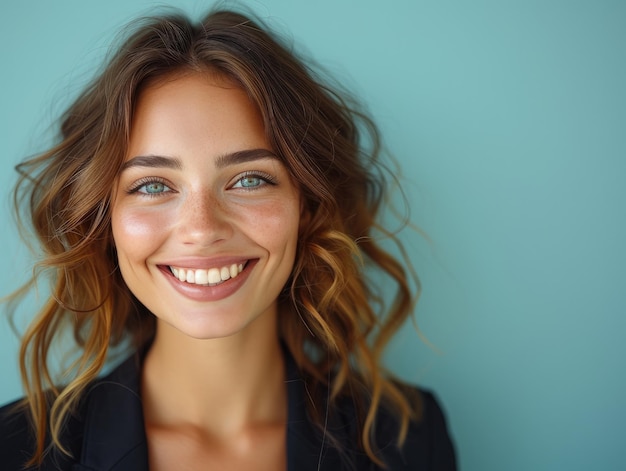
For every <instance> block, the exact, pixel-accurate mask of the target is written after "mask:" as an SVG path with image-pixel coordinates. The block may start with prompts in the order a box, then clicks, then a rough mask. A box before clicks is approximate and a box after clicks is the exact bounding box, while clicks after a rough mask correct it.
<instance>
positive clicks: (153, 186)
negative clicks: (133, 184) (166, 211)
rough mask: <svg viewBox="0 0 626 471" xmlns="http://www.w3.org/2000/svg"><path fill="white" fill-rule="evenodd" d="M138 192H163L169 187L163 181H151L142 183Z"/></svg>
mask: <svg viewBox="0 0 626 471" xmlns="http://www.w3.org/2000/svg"><path fill="white" fill-rule="evenodd" d="M138 191H139V192H140V193H147V194H149V195H154V194H158V193H164V192H166V191H169V187H168V186H167V185H166V184H165V183H161V182H151V183H146V184H145V185H142V186H141V187H140V188H139V190H138Z"/></svg>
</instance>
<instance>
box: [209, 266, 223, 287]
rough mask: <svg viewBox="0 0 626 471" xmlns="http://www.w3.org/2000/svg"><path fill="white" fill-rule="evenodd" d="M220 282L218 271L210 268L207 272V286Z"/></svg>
mask: <svg viewBox="0 0 626 471" xmlns="http://www.w3.org/2000/svg"><path fill="white" fill-rule="evenodd" d="M220 281H222V277H221V276H220V271H219V269H218V268H211V269H210V270H209V284H211V283H219V282H220Z"/></svg>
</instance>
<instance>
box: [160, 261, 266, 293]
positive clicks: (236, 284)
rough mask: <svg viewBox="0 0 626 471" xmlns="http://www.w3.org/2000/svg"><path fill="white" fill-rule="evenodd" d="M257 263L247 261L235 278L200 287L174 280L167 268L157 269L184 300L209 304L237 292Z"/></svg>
mask: <svg viewBox="0 0 626 471" xmlns="http://www.w3.org/2000/svg"><path fill="white" fill-rule="evenodd" d="M257 262H258V260H249V261H248V263H246V266H245V267H244V269H243V271H242V272H241V273H239V275H237V276H236V277H235V278H229V279H228V280H226V281H224V282H223V283H220V284H219V285H215V286H202V285H195V284H192V283H186V282H184V281H180V280H179V279H178V278H176V277H175V276H174V275H173V274H172V272H171V271H170V269H169V267H165V266H160V267H159V269H160V270H161V272H163V274H164V275H165V278H166V279H167V280H168V281H169V282H170V284H171V285H172V286H173V287H174V289H175V290H176V291H178V292H179V293H180V294H182V295H183V296H185V297H186V298H189V299H192V300H193V301H199V302H211V301H219V300H221V299H225V298H227V297H229V296H231V295H232V294H234V293H235V292H237V290H238V289H239V288H241V286H242V285H243V284H244V283H245V282H246V280H247V279H248V276H249V275H250V272H251V271H252V269H253V268H254V266H255V265H256V264H257Z"/></svg>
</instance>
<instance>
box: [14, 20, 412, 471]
mask: <svg viewBox="0 0 626 471" xmlns="http://www.w3.org/2000/svg"><path fill="white" fill-rule="evenodd" d="M207 70H210V71H213V72H217V73H218V74H222V75H223V76H225V77H227V78H229V79H230V80H233V81H234V82H235V83H236V84H237V85H238V86H240V87H241V88H242V89H243V90H244V91H245V92H246V93H247V94H248V96H249V97H250V99H251V100H252V102H253V103H254V104H255V105H256V107H258V109H259V110H260V113H261V115H262V118H263V122H264V127H265V132H266V135H267V138H268V140H269V142H270V143H271V145H272V146H273V149H274V150H275V151H276V154H277V155H278V156H279V157H280V158H281V159H282V161H283V163H284V165H285V166H286V168H287V169H288V171H289V173H290V174H291V176H292V177H293V180H294V182H296V184H297V186H298V188H299V191H300V193H301V195H302V199H303V201H304V206H305V213H306V216H305V217H306V222H305V224H302V229H301V232H300V235H299V241H298V248H297V255H296V262H295V265H294V267H293V272H292V274H291V277H290V279H289V281H288V282H287V284H286V286H285V287H284V289H283V292H282V294H281V296H280V297H279V318H278V322H279V332H280V336H281V339H282V341H283V342H284V343H285V345H286V346H287V348H288V349H289V350H290V352H291V354H292V355H293V357H294V359H295V361H296V363H297V365H298V366H299V368H300V370H301V371H302V375H303V378H304V381H305V382H306V385H307V389H308V390H309V391H310V392H311V394H312V397H313V399H314V400H320V401H326V400H327V399H326V393H323V391H330V395H329V397H330V406H332V404H333V403H335V402H336V401H338V400H339V399H340V398H343V397H350V398H351V399H352V400H353V401H354V402H355V404H356V405H357V409H358V410H361V411H362V414H361V424H360V425H361V426H360V430H361V437H360V446H361V447H362V449H363V450H364V451H365V452H366V453H367V455H369V456H370V458H372V459H373V460H374V461H376V462H378V463H381V461H380V458H379V457H378V456H377V450H376V448H375V444H374V443H373V439H372V436H373V432H374V429H375V419H376V411H377V410H378V409H379V408H380V407H381V406H385V407H388V408H389V409H390V410H391V411H392V412H393V413H394V414H395V415H396V416H397V418H398V423H399V428H398V441H399V442H402V441H403V440H404V437H405V435H406V431H407V427H408V424H409V422H410V421H411V420H415V419H418V418H419V415H420V407H419V398H411V397H408V396H407V394H406V392H405V391H404V389H403V388H402V386H400V385H399V384H398V383H397V382H396V381H394V380H393V379H392V378H391V376H390V375H389V374H388V373H386V372H385V371H384V369H383V368H382V366H381V355H382V351H383V348H384V347H385V345H386V344H387V342H388V341H389V339H390V337H391V336H392V335H393V334H394V332H395V331H396V330H397V329H398V328H399V327H400V325H401V324H402V323H403V322H404V321H405V319H406V318H407V317H408V316H410V314H411V312H412V309H413V307H414V302H415V299H416V296H417V291H418V290H419V283H418V282H417V278H416V277H415V276H414V275H413V274H412V273H413V271H412V269H411V268H410V266H408V267H407V265H406V263H404V262H402V263H401V262H399V261H398V260H397V259H396V258H394V257H393V256H391V255H390V254H389V253H388V252H387V251H386V250H384V249H383V248H382V247H381V246H380V244H379V243H378V242H377V240H376V237H375V236H374V231H378V232H377V233H379V234H381V233H382V234H383V235H385V236H387V237H389V238H391V240H392V241H395V242H396V243H397V244H400V242H399V241H398V240H397V239H396V237H395V236H394V235H393V234H392V233H390V232H389V231H385V229H384V228H382V227H381V226H380V225H378V224H377V222H376V220H377V215H378V212H379V209H380V207H381V206H382V204H383V203H384V202H385V197H386V194H387V190H386V185H387V183H386V179H385V172H384V166H383V165H382V164H381V163H380V162H379V154H380V139H379V134H378V131H377V129H376V127H375V125H374V123H373V122H372V120H371V119H369V118H368V117H367V115H365V114H364V113H362V112H361V111H359V107H358V105H357V103H356V101H355V100H353V99H351V98H350V97H349V94H347V93H345V92H341V93H340V92H338V91H337V90H338V89H339V87H334V89H332V88H331V87H329V86H328V85H327V84H325V82H324V81H322V80H321V79H319V77H318V76H317V75H316V74H315V73H314V72H313V71H312V69H311V68H310V67H309V66H308V65H306V62H305V61H302V60H300V59H299V58H298V57H297V55H296V54H294V53H293V51H291V48H290V47H289V46H287V45H286V44H284V43H283V42H282V41H281V40H280V39H279V38H277V37H276V35H275V34H274V33H271V32H269V29H268V28H267V27H266V26H264V25H262V23H261V22H259V21H257V20H254V21H253V20H251V19H250V18H249V17H248V16H247V15H242V14H240V13H237V12H233V11H224V10H219V11H214V12H211V13H210V14H208V15H207V16H206V17H205V18H204V19H203V20H202V21H201V22H199V23H194V22H191V21H190V20H188V19H187V18H186V17H184V16H182V15H177V14H173V15H167V16H162V17H156V18H152V19H147V20H145V21H143V22H142V23H141V24H140V26H139V27H137V28H136V30H135V32H134V33H133V34H131V35H130V36H129V37H128V38H127V39H126V40H125V42H124V43H123V44H122V45H121V47H120V48H119V49H118V50H117V52H116V53H115V54H114V55H113V56H112V57H111V58H110V60H109V62H108V65H107V66H106V68H105V69H104V70H103V71H102V72H101V73H100V74H99V75H98V76H97V77H96V78H95V79H94V80H93V81H92V83H91V84H90V85H89V86H88V87H87V88H86V90H85V91H84V92H83V93H82V94H81V95H80V96H79V97H78V98H77V100H76V101H75V102H74V103H73V104H72V105H71V106H70V107H69V109H68V110H67V111H66V112H65V114H64V115H63V118H62V124H61V129H60V138H59V142H58V144H56V146H55V147H53V148H52V149H50V150H48V151H47V152H45V153H43V154H42V155H39V156H37V157H34V158H31V159H29V160H27V161H25V162H23V163H21V164H20V165H18V167H17V168H18V171H19V172H20V179H19V181H18V183H17V186H16V189H15V193H14V201H15V206H16V211H17V212H18V215H19V214H21V213H23V214H22V220H23V219H24V218H29V219H30V221H31V222H32V225H33V228H34V232H35V233H36V235H37V237H38V241H39V244H40V246H41V247H42V249H43V255H42V258H41V260H40V262H39V263H38V265H37V267H36V270H35V271H34V275H33V280H32V281H31V282H30V284H32V283H33V282H34V281H36V279H39V278H40V277H42V276H49V278H50V279H51V280H52V288H51V290H52V292H51V295H50V297H49V299H48V300H47V302H46V304H45V305H44V306H43V307H42V309H41V311H40V312H39V314H38V316H37V317H36V318H35V319H34V320H33V322H32V323H31V325H30V326H29V328H28V330H27V331H26V333H25V335H24V337H23V340H22V344H21V350H20V367H21V374H22V378H23V383H24V388H25V392H26V400H25V401H26V404H27V405H28V407H29V410H30V414H31V417H32V421H33V425H34V430H35V434H36V443H37V446H36V450H35V454H34V456H33V458H32V460H31V462H33V463H35V462H41V459H42V457H43V454H44V453H45V447H46V445H45V444H46V443H47V441H48V440H50V441H51V443H52V444H53V446H56V447H58V448H60V449H61V450H64V448H63V444H62V443H61V440H60V435H61V431H62V428H63V424H64V423H65V420H66V419H67V417H68V415H69V414H71V412H72V411H73V410H74V409H75V407H76V405H77V403H78V401H79V400H80V399H81V397H82V396H83V394H84V393H85V391H86V388H87V387H88V385H89V384H90V383H91V382H92V381H93V380H94V379H95V378H96V377H97V375H98V374H99V372H100V371H101V369H102V368H103V366H104V365H105V363H106V361H107V354H108V352H109V348H110V347H111V346H112V345H116V344H118V343H119V342H120V341H121V340H123V339H127V338H129V339H130V341H131V345H132V346H133V347H134V348H141V347H142V346H144V345H146V344H147V343H148V342H150V340H151V339H152V338H153V336H154V332H155V321H154V317H153V316H152V315H151V314H150V313H149V312H148V310H147V309H146V308H145V307H143V306H142V305H141V304H140V303H139V302H138V301H137V300H136V299H135V298H134V297H133V295H132V294H131V293H130V291H129V290H128V288H127V287H126V285H125V284H124V282H123V280H122V277H121V275H120V272H119V269H118V268H117V263H116V257H115V249H114V247H113V240H112V235H111V221H110V219H111V214H110V206H111V198H112V191H113V190H112V189H113V183H114V181H115V179H116V178H117V175H118V173H119V171H120V169H121V167H122V164H123V158H124V155H125V153H126V148H127V145H128V141H129V134H130V123H131V121H132V115H133V107H134V103H135V101H136V99H137V96H138V94H139V93H140V91H141V89H142V87H145V86H146V85H147V84H148V83H150V81H152V80H156V79H158V78H159V77H163V76H164V75H168V74H172V73H175V72H185V71H207ZM94 182H98V184H97V185H94ZM399 246H400V247H401V245H399ZM405 260H406V259H405ZM407 263H408V262H407ZM372 267H373V268H374V269H375V270H377V271H376V272H377V273H381V272H382V273H386V275H388V277H389V278H390V279H391V280H393V281H394V282H395V285H396V288H397V290H396V294H395V297H394V301H393V303H391V304H390V305H389V306H387V307H386V308H385V303H382V302H380V294H381V293H378V292H377V290H376V286H375V284H374V283H372V282H371V281H368V277H367V273H368V270H370V269H371V268H372ZM413 281H414V282H415V286H414V287H413ZM23 292H24V290H22V292H21V293H22V294H23ZM375 306H379V307H381V309H380V310H381V311H384V312H377V310H375ZM285 313H290V314H291V315H286V314H285ZM294 314H296V315H294ZM67 324H69V325H71V327H72V328H73V332H74V336H75V338H76V341H77V343H78V345H79V347H80V354H79V355H78V356H77V358H76V359H75V361H74V362H73V363H72V364H71V365H69V367H68V368H67V370H66V371H65V374H66V377H68V376H67V375H70V376H69V377H70V380H69V382H68V383H67V384H66V385H65V386H64V387H57V386H55V381H54V380H53V378H52V374H51V372H50V366H49V364H48V363H49V362H48V357H49V351H50V348H51V345H52V344H53V341H54V340H55V339H56V338H57V337H58V336H59V334H60V332H61V330H62V329H61V328H62V327H63V326H64V325H67ZM322 394H323V399H322V397H321V396H322ZM416 401H417V402H416ZM309 412H310V414H311V416H312V417H313V419H314V420H315V421H316V422H317V423H318V424H319V425H320V427H323V417H321V416H320V415H319V414H320V410H319V409H316V408H311V410H310V411H309Z"/></svg>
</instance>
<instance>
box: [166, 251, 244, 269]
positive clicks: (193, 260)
mask: <svg viewBox="0 0 626 471" xmlns="http://www.w3.org/2000/svg"><path fill="white" fill-rule="evenodd" d="M255 258H256V257H242V256H240V255H239V256H220V257H206V258H205V257H189V258H186V257H185V258H176V259H172V260H168V261H165V262H161V263H158V265H161V266H168V267H175V268H191V269H195V270H200V269H203V268H204V269H207V268H220V267H225V266H230V265H233V264H235V265H239V264H242V263H246V262H247V261H248V260H253V259H255Z"/></svg>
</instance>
